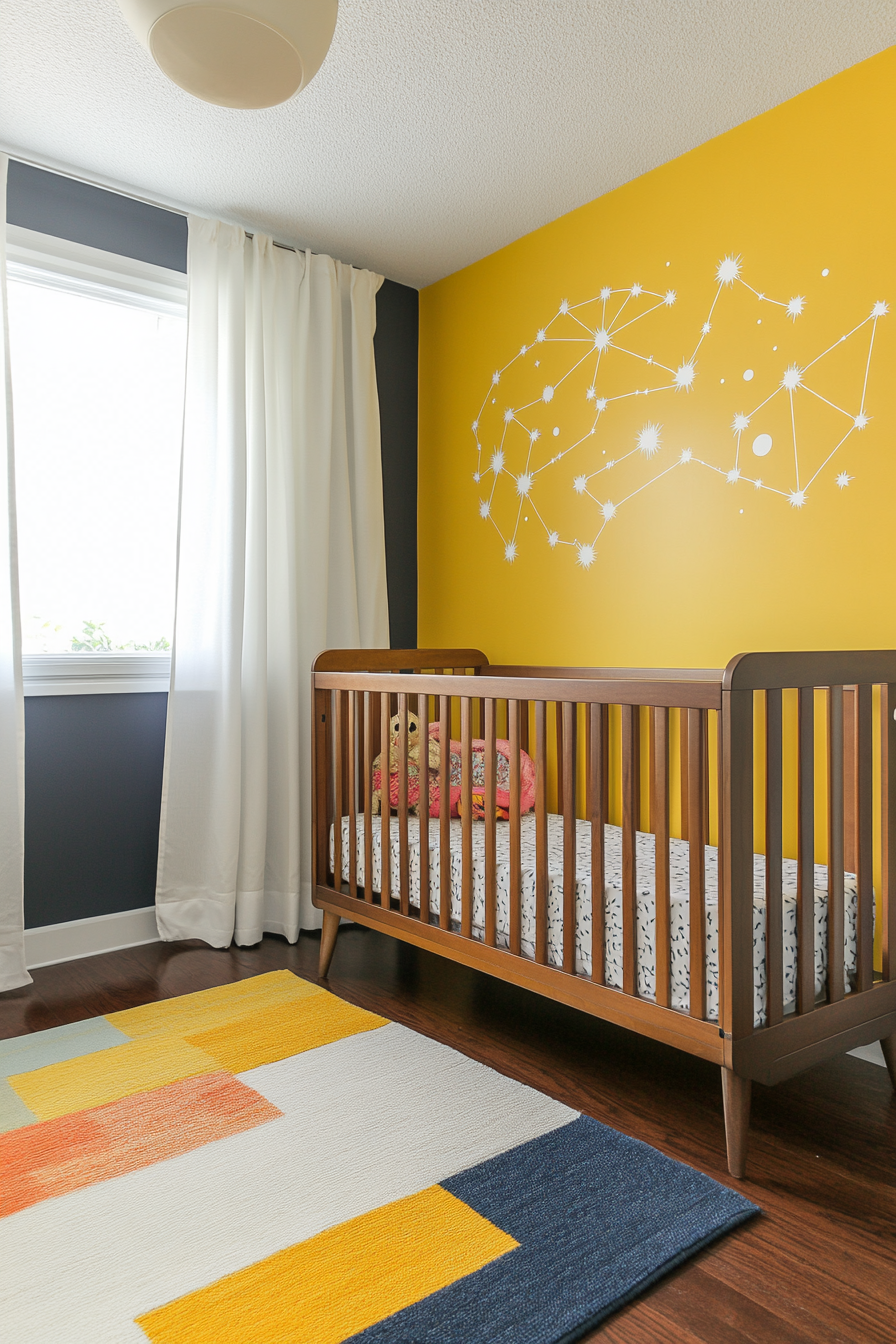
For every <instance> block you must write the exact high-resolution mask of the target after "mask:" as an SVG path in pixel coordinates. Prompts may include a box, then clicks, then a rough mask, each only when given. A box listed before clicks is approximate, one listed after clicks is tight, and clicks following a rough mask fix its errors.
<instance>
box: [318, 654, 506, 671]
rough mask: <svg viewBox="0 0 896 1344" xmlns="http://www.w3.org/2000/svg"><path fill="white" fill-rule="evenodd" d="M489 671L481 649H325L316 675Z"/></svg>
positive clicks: (319, 655)
mask: <svg viewBox="0 0 896 1344" xmlns="http://www.w3.org/2000/svg"><path fill="white" fill-rule="evenodd" d="M462 667H473V668H486V667H488V658H486V656H485V654H484V653H483V652H482V650H481V649H325V650H324V652H323V653H320V654H318V656H317V657H316V658H315V660H314V665H313V667H312V671H314V672H406V671H407V672H419V671H421V670H422V669H424V668H425V669H427V670H429V669H435V668H452V669H454V668H462Z"/></svg>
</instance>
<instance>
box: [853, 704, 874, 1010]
mask: <svg viewBox="0 0 896 1344" xmlns="http://www.w3.org/2000/svg"><path fill="white" fill-rule="evenodd" d="M871 733H872V727H871V687H870V686H869V685H868V684H867V683H865V684H863V685H860V686H859V688H858V691H857V692H856V812H857V816H858V827H857V830H858V834H857V846H856V848H857V854H856V858H857V860H858V864H857V870H856V878H857V887H858V893H859V908H858V914H857V917H858V927H857V934H858V946H857V948H856V988H857V989H859V990H865V989H870V988H871V982H872V977H873V973H874V961H873V956H874V947H873V942H874V924H873V910H874V885H873V883H874V877H873V864H874V851H873V847H872V846H873V840H872V812H871V809H872V806H873V804H872V801H871V799H872V793H871V790H872V759H871V751H872V747H871Z"/></svg>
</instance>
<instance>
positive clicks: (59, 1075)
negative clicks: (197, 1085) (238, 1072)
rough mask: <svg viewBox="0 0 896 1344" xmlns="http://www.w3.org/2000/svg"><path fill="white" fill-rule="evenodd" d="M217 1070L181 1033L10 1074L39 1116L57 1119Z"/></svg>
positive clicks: (210, 1058) (152, 1038) (15, 1087)
mask: <svg viewBox="0 0 896 1344" xmlns="http://www.w3.org/2000/svg"><path fill="white" fill-rule="evenodd" d="M220 1072H221V1065H220V1064H219V1063H218V1061H217V1060H216V1059H213V1058H212V1057H211V1055H207V1054H205V1052H204V1051H202V1050H199V1049H197V1048H196V1046H195V1045H188V1044H187V1042H186V1041H185V1040H183V1039H182V1038H181V1037H178V1036H170V1037H158V1036H154V1037H150V1038H148V1039H146V1040H142V1041H129V1042H128V1044H127V1045H114V1046H112V1047H111V1049H109V1050H98V1051H97V1053H96V1054H93V1055H81V1056H80V1057H79V1058H78V1059H67V1060H65V1062H64V1063H62V1064H48V1065H47V1066H46V1067H45V1068H43V1069H34V1070H33V1071H32V1072H31V1073H18V1074H14V1075H13V1076H12V1077H11V1078H10V1079H9V1083H10V1086H11V1087H12V1088H13V1089H14V1090H15V1091H16V1092H18V1094H19V1096H20V1097H21V1098H22V1100H23V1101H24V1103H25V1105H26V1106H28V1107H30V1109H31V1110H32V1111H33V1112H34V1114H35V1115H36V1116H37V1118H38V1119H39V1120H55V1119H56V1118H57V1117H58V1116H60V1115H70V1114H71V1113H72V1112H73V1111H84V1110H87V1108H88V1107H91V1106H103V1105H105V1104H106V1102H109V1101H118V1100H119V1098H121V1097H130V1096H133V1094H134V1093H135V1092H149V1091H151V1090H152V1089H153V1088H156V1087H165V1086H166V1084H168V1083H174V1082H177V1081H178V1080H179V1079H181V1078H190V1077H192V1076H194V1075H195V1074H199V1073H220Z"/></svg>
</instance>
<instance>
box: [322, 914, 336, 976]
mask: <svg viewBox="0 0 896 1344" xmlns="http://www.w3.org/2000/svg"><path fill="white" fill-rule="evenodd" d="M339 919H340V916H339V915H337V914H334V912H333V911H332V910H325V911H324V923H323V928H322V929H321V931H320V960H319V962H318V966H317V974H318V976H319V977H320V979H321V980H324V979H326V975H327V972H328V971H329V969H330V962H331V961H332V960H333V953H334V952H335V951H336V935H337V934H338V932H339Z"/></svg>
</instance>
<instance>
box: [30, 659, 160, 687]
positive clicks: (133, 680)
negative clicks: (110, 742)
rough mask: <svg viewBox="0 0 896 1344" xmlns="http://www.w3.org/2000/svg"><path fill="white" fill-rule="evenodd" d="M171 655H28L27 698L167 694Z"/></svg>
mask: <svg viewBox="0 0 896 1344" xmlns="http://www.w3.org/2000/svg"><path fill="white" fill-rule="evenodd" d="M170 674H171V655H170V654H168V653H26V654H23V656H22V676H23V682H24V689H25V694H26V695H116V694H119V693H120V692H127V691H129V692H132V693H133V692H135V691H167V690H168V682H169V678H170Z"/></svg>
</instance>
